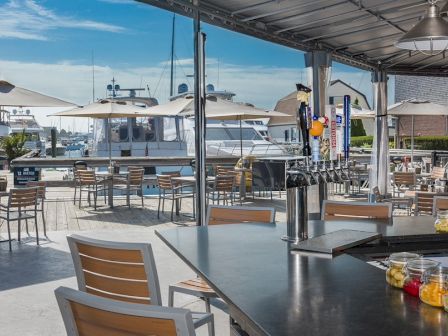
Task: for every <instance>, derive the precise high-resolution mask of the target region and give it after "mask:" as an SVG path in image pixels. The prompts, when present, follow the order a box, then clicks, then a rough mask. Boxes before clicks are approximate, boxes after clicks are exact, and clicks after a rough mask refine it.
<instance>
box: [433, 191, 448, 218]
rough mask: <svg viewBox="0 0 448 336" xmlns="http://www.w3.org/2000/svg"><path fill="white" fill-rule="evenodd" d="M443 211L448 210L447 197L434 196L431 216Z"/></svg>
mask: <svg viewBox="0 0 448 336" xmlns="http://www.w3.org/2000/svg"><path fill="white" fill-rule="evenodd" d="M443 210H448V196H434V201H433V210H432V214H433V215H434V216H435V215H437V211H443Z"/></svg>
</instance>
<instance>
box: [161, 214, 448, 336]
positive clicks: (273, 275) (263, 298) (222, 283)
mask: <svg viewBox="0 0 448 336" xmlns="http://www.w3.org/2000/svg"><path fill="white" fill-rule="evenodd" d="M421 218H423V219H422V220H421V221H420V224H421V225H420V226H419V225H418V224H419V223H418V217H416V218H415V219H412V220H410V219H409V217H407V218H403V220H398V221H396V222H395V223H394V224H392V225H388V224H385V223H384V222H378V223H376V222H371V221H369V222H368V223H367V222H360V221H357V222H322V221H311V222H310V230H309V232H310V235H311V236H313V235H318V234H323V233H325V232H330V231H335V230H337V229H341V228H354V227H356V228H358V229H359V230H364V231H370V232H377V231H380V232H382V233H383V235H385V236H387V237H389V238H394V237H395V239H400V238H401V237H411V238H412V237H417V236H418V235H421V234H427V235H428V236H429V237H431V236H435V235H436V233H435V231H434V228H433V226H432V225H433V219H432V218H431V217H426V218H425V217H421ZM285 233H286V226H285V225H283V224H277V225H273V224H237V225H215V226H210V227H188V228H185V227H184V228H175V229H169V230H165V231H157V232H156V234H157V235H158V236H159V237H160V238H161V239H162V240H163V241H164V242H165V243H166V244H167V245H168V246H169V247H170V248H171V249H172V250H173V251H174V252H175V253H176V254H177V255H178V256H179V257H180V258H181V259H182V260H184V261H185V262H186V263H187V264H188V265H189V266H190V267H191V268H192V269H193V270H194V271H195V272H197V273H198V274H199V275H200V276H201V277H203V278H204V279H205V281H207V283H208V284H209V285H210V286H211V287H212V288H213V289H214V290H215V291H216V292H217V293H218V295H219V296H220V297H221V298H222V299H223V300H224V301H225V302H226V303H227V304H228V306H229V313H230V316H231V321H233V322H232V324H231V335H247V334H248V335H251V336H252V335H275V336H286V335H294V336H297V335H306V336H308V335H319V336H326V335H329V336H330V335H331V336H347V335H363V336H370V335H372V336H389V335H431V336H442V335H448V315H447V314H448V313H445V312H444V311H443V310H442V309H437V308H433V307H431V306H428V305H426V304H424V303H421V302H420V301H419V299H418V298H415V297H411V296H409V295H407V294H405V293H404V292H403V291H401V290H398V289H395V288H392V287H390V286H388V285H387V283H386V280H385V272H384V271H383V270H381V269H379V268H376V267H374V266H371V265H369V264H367V263H365V262H363V261H361V260H359V259H357V258H355V257H352V256H350V255H348V254H342V255H339V256H335V257H331V256H329V255H323V254H311V253H307V252H297V251H294V252H291V251H290V250H289V249H288V244H287V243H285V242H284V241H282V240H280V237H281V236H282V235H284V234H285ZM440 238H441V239H448V235H440ZM447 246H448V245H447Z"/></svg>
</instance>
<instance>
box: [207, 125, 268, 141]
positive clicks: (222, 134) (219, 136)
mask: <svg viewBox="0 0 448 336" xmlns="http://www.w3.org/2000/svg"><path fill="white" fill-rule="evenodd" d="M241 131H242V132H241V134H242V140H263V139H262V137H261V136H260V135H259V134H258V133H257V132H256V131H255V130H254V129H253V128H243V129H242V130H241ZM206 140H240V129H239V128H221V127H207V136H206Z"/></svg>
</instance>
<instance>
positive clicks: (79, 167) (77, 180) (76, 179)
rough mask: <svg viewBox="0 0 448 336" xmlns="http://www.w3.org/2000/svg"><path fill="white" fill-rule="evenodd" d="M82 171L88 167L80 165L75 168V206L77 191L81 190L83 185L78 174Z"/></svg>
mask: <svg viewBox="0 0 448 336" xmlns="http://www.w3.org/2000/svg"><path fill="white" fill-rule="evenodd" d="M80 170H83V171H84V170H87V165H79V166H76V165H75V166H74V167H73V182H74V186H75V192H74V194H73V204H76V191H78V190H80V189H81V183H80V181H79V174H78V172H79V171H80Z"/></svg>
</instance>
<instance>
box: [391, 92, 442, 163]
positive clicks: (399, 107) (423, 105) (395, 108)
mask: <svg viewBox="0 0 448 336" xmlns="http://www.w3.org/2000/svg"><path fill="white" fill-rule="evenodd" d="M387 114H388V115H393V116H398V117H399V116H411V162H413V161H414V116H429V115H432V116H448V106H444V105H439V104H435V103H431V102H429V101H426V100H417V99H410V100H405V101H402V102H399V103H396V104H393V105H391V106H389V107H388V108H387Z"/></svg>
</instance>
